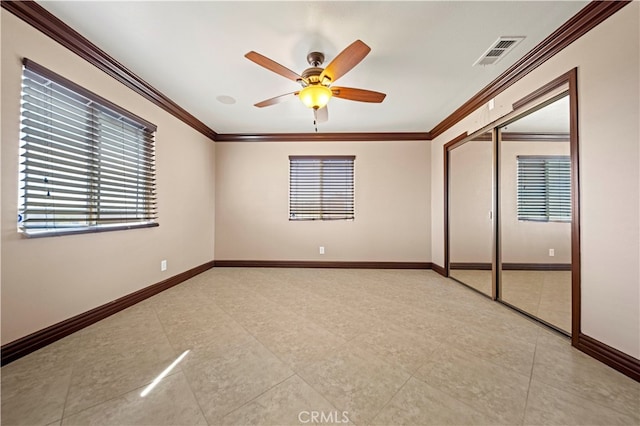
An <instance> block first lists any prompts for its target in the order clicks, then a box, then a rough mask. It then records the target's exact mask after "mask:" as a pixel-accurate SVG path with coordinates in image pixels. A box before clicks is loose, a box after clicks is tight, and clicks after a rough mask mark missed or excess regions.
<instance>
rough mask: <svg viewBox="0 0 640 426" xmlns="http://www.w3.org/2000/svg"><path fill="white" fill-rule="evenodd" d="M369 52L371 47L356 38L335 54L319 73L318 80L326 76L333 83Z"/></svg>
mask: <svg viewBox="0 0 640 426" xmlns="http://www.w3.org/2000/svg"><path fill="white" fill-rule="evenodd" d="M369 52H371V48H370V47H369V46H367V45H366V44H364V43H363V42H362V41H360V40H356V41H354V42H353V43H351V44H350V45H349V46H347V48H346V49H344V50H343V51H342V52H340V53H339V54H338V56H336V57H335V58H334V59H333V61H331V62H330V63H329V65H327V67H326V68H325V69H324V71H322V74H320V81H322V79H323V78H324V77H325V76H326V77H329V78H330V79H331V82H332V83H334V82H335V81H336V80H338V79H339V78H340V77H342V76H343V75H345V74H346V73H347V72H349V70H351V68H353V67H355V66H356V65H358V64H359V63H360V61H362V60H363V59H364V57H365V56H367V55H368V54H369Z"/></svg>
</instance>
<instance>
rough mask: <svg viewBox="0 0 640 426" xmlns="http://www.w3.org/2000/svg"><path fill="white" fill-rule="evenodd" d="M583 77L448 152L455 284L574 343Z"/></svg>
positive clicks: (517, 107)
mask: <svg viewBox="0 0 640 426" xmlns="http://www.w3.org/2000/svg"><path fill="white" fill-rule="evenodd" d="M576 81H577V70H576V69H573V70H571V71H569V72H567V73H566V74H564V75H562V76H560V77H558V78H556V79H555V80H553V81H551V82H549V83H548V84H547V85H545V86H543V87H540V88H539V89H537V90H535V91H534V92H532V93H531V94H529V95H527V96H525V97H523V98H522V99H520V100H518V101H517V102H515V103H514V104H513V106H512V108H513V112H511V113H509V114H508V115H506V116H504V117H502V118H500V119H498V120H496V121H495V122H493V123H491V124H488V125H487V126H486V127H485V128H483V129H479V130H478V131H477V132H475V133H473V134H471V135H467V134H466V133H465V134H462V135H460V136H459V137H457V138H455V139H454V140H452V141H450V142H449V143H447V144H445V146H444V158H445V162H444V172H445V173H444V175H445V176H444V180H445V188H444V189H445V191H444V192H445V199H444V202H445V203H444V204H445V218H446V220H445V259H444V260H445V265H446V266H445V269H446V272H447V274H448V276H449V277H451V278H453V279H454V280H456V281H458V282H460V283H462V284H464V285H466V286H467V287H470V288H471V289H473V290H475V291H478V292H480V293H482V294H484V295H486V296H489V297H491V298H492V299H494V300H497V301H499V302H501V303H503V304H505V305H507V306H509V307H511V308H513V309H516V310H518V311H519V312H521V313H522V314H524V315H527V316H529V317H531V318H533V319H535V320H538V321H540V322H542V323H544V324H546V325H547V326H549V327H551V328H554V329H555V330H557V331H559V332H561V333H563V334H566V335H570V336H572V338H573V340H574V342H575V341H576V339H577V337H578V336H579V331H580V297H579V292H580V250H579V247H580V223H579V221H580V214H579V213H580V212H579V207H580V202H579V199H578V197H579V189H578V187H579V178H578V172H579V170H578V165H579V162H578V102H577V99H578V98H577V84H576Z"/></svg>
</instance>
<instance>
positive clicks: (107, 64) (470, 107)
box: [1, 0, 631, 142]
mask: <svg viewBox="0 0 640 426" xmlns="http://www.w3.org/2000/svg"><path fill="white" fill-rule="evenodd" d="M630 2H631V0H618V1H598V0H594V1H592V2H591V3H589V4H588V5H587V6H585V7H584V8H583V9H582V10H581V11H580V12H578V13H577V14H576V15H574V16H573V17H572V18H571V19H569V20H568V21H567V22H566V23H564V24H563V25H562V26H561V27H560V28H558V29H557V30H556V31H554V32H553V33H552V34H551V35H549V36H548V37H547V38H546V39H544V40H543V41H542V42H541V43H539V44H538V45H537V46H536V47H534V48H533V49H532V50H531V51H530V52H529V53H527V54H526V55H524V56H523V57H522V58H521V59H520V60H518V61H517V62H516V63H515V64H513V65H512V66H511V67H509V68H508V69H507V70H506V71H505V72H503V73H502V74H500V75H499V76H498V77H497V78H496V79H495V80H493V81H492V82H491V83H489V84H488V85H487V86H486V87H484V88H483V89H482V90H480V91H479V92H478V93H477V94H476V95H474V96H473V97H472V98H471V99H469V100H468V101H467V102H465V103H464V104H463V105H462V106H460V107H459V108H458V109H457V110H456V111H454V112H453V113H452V114H450V115H449V116H448V117H446V118H445V119H444V120H442V121H441V122H440V123H439V124H437V125H436V126H435V127H434V128H433V129H432V130H431V131H429V132H416V133H411V132H398V133H317V134H316V133H266V134H261V133H256V134H217V133H216V132H215V131H214V130H212V129H211V128H209V127H208V126H207V125H206V124H204V123H203V122H201V121H199V120H198V119H197V118H195V117H194V116H193V115H191V114H190V113H189V112H187V111H186V110H185V109H183V108H182V107H180V106H179V105H178V104H176V103H175V102H173V101H172V100H171V99H169V98H168V97H166V96H165V95H164V94H162V93H161V92H159V91H158V90H157V89H155V88H154V87H153V86H151V85H150V84H149V83H147V82H146V81H144V80H143V79H142V78H140V77H139V76H137V75H136V74H134V73H133V72H132V71H130V70H129V69H127V68H126V67H125V66H124V65H122V64H120V63H119V62H118V61H116V60H115V59H114V58H112V57H111V56H109V55H108V54H107V53H106V52H104V51H103V50H101V49H100V48H99V47H97V46H96V45H95V44H93V43H91V42H90V41H89V40H87V39H86V38H84V37H83V36H82V35H80V34H79V33H78V32H77V31H75V30H74V29H73V28H71V27H69V26H68V25H67V24H65V23H64V22H62V21H61V20H60V19H58V18H56V17H55V16H54V15H53V14H51V13H50V12H48V11H47V10H46V9H44V8H43V7H42V6H40V5H39V4H37V3H36V2H35V1H33V0H25V1H2V2H1V5H2V8H4V9H6V10H7V11H9V12H11V13H13V14H14V15H16V16H17V17H19V18H20V19H22V20H24V21H25V22H27V23H28V24H29V25H31V26H33V27H34V28H36V29H38V30H39V31H41V32H42V33H44V34H46V35H47V36H49V37H51V38H52V39H53V40H55V41H57V42H58V43H60V44H61V45H63V46H65V47H66V48H68V49H69V50H71V51H72V52H74V53H76V54H77V55H79V56H80V57H82V58H83V59H85V60H87V61H88V62H90V63H91V64H93V65H95V66H96V67H97V68H99V69H100V70H102V71H104V72H105V73H107V74H108V75H110V76H112V77H113V78H115V79H116V80H118V81H120V82H121V83H123V84H124V85H125V86H127V87H129V88H130V89H132V90H133V91H135V92H136V93H138V94H140V95H142V96H143V97H144V98H146V99H148V100H149V101H151V102H153V103H154V104H156V105H158V106H159V107H160V108H162V109H164V110H165V111H167V112H169V113H170V114H172V115H173V116H175V117H176V118H178V119H180V120H182V121H183V122H185V123H186V124H188V125H189V126H191V127H192V128H194V129H195V130H197V131H199V132H200V133H202V134H203V135H205V136H207V137H208V138H210V139H212V140H214V141H221V142H273V141H298V142H300V141H307V142H314V141H406V140H431V139H434V138H435V137H437V136H439V135H441V134H442V133H443V132H445V131H446V130H448V129H450V128H451V127H452V126H453V125H455V124H456V123H457V122H459V121H460V120H462V119H463V118H465V117H466V116H468V115H469V114H471V113H472V112H473V111H475V110H477V109H478V108H480V107H481V106H482V105H483V104H485V103H486V102H488V101H489V100H490V99H492V98H494V97H495V96H497V95H498V94H499V93H501V92H502V91H504V90H505V89H507V88H508V87H510V86H511V85H513V84H514V83H515V82H517V81H518V80H520V79H521V78H522V77H524V76H525V75H527V74H528V73H530V72H531V71H533V70H534V69H536V68H537V67H539V66H540V65H542V64H543V63H544V62H546V61H547V60H548V59H549V58H551V57H552V56H553V55H555V54H557V53H558V52H560V51H561V50H562V49H564V48H565V47H567V46H568V45H570V44H571V43H573V42H574V41H575V40H577V39H578V38H580V37H581V36H583V35H584V34H586V33H587V32H588V31H590V30H591V29H593V28H594V27H596V26H597V25H598V24H600V23H601V22H603V21H604V20H606V19H607V18H609V17H610V16H611V15H613V14H614V13H616V12H617V11H618V10H620V9H622V8H623V7H624V6H626V5H627V4H629V3H630Z"/></svg>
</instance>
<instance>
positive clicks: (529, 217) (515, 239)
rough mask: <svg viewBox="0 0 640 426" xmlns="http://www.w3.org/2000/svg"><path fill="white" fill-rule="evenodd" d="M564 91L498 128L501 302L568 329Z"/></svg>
mask: <svg viewBox="0 0 640 426" xmlns="http://www.w3.org/2000/svg"><path fill="white" fill-rule="evenodd" d="M569 110H570V108H569V96H568V93H566V94H564V95H562V94H561V95H558V96H556V97H554V98H552V99H551V100H549V101H547V102H545V103H544V104H543V105H542V106H541V107H536V108H534V109H533V110H532V111H527V112H526V113H525V115H522V116H519V117H516V118H515V119H514V120H512V121H509V122H507V123H505V124H504V125H502V126H500V127H499V129H498V130H499V136H498V137H499V161H498V163H499V173H498V174H499V185H498V187H499V194H498V199H499V211H500V225H499V226H500V243H499V246H500V275H499V279H498V281H499V291H498V298H499V300H500V301H502V302H504V303H506V304H508V305H510V306H512V307H515V308H516V309H518V310H521V311H523V312H524V313H526V314H528V315H531V316H533V317H535V318H537V319H539V320H541V321H543V322H545V323H547V324H548V325H551V326H552V327H554V328H557V329H559V330H561V331H563V332H565V333H571V294H572V293H571V292H572V288H571V258H572V257H571V144H570V137H569V134H570V118H569V117H570V114H569Z"/></svg>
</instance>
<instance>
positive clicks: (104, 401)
mask: <svg viewBox="0 0 640 426" xmlns="http://www.w3.org/2000/svg"><path fill="white" fill-rule="evenodd" d="M178 373H181V371H174V372H172V373H169V374H167V375H166V376H165V377H163V380H164V379H166V378H167V377H172V376H175V375H176V374H178ZM185 379H186V375H185ZM153 380H154V379H151V380H149V381H148V382H145V383H143V384H142V385H139V386H135V387H133V388H128V389H127V390H126V391H122V392H121V393H118V394H117V395H113V396H111V397H109V398H107V399H103V400H101V401H99V402H96V403H95V404H91V405H88V406H86V407H84V408H82V409H80V410H77V411H74V412H72V413H69V414H68V413H67V412H66V406H65V412H64V413H63V416H62V418H61V419H60V421H62V420H64V419H66V418H69V417H73V416H75V415H76V414H80V413H82V412H84V411H86V410H90V409H92V408H95V407H97V406H99V405H102V404H105V403H107V402H109V401H113V400H116V399H118V398H122V397H123V396H124V395H126V394H128V393H131V392H133V391H135V390H137V389H142V388H144V387H146V386H149V385H150V384H151V383H152V382H153Z"/></svg>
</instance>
